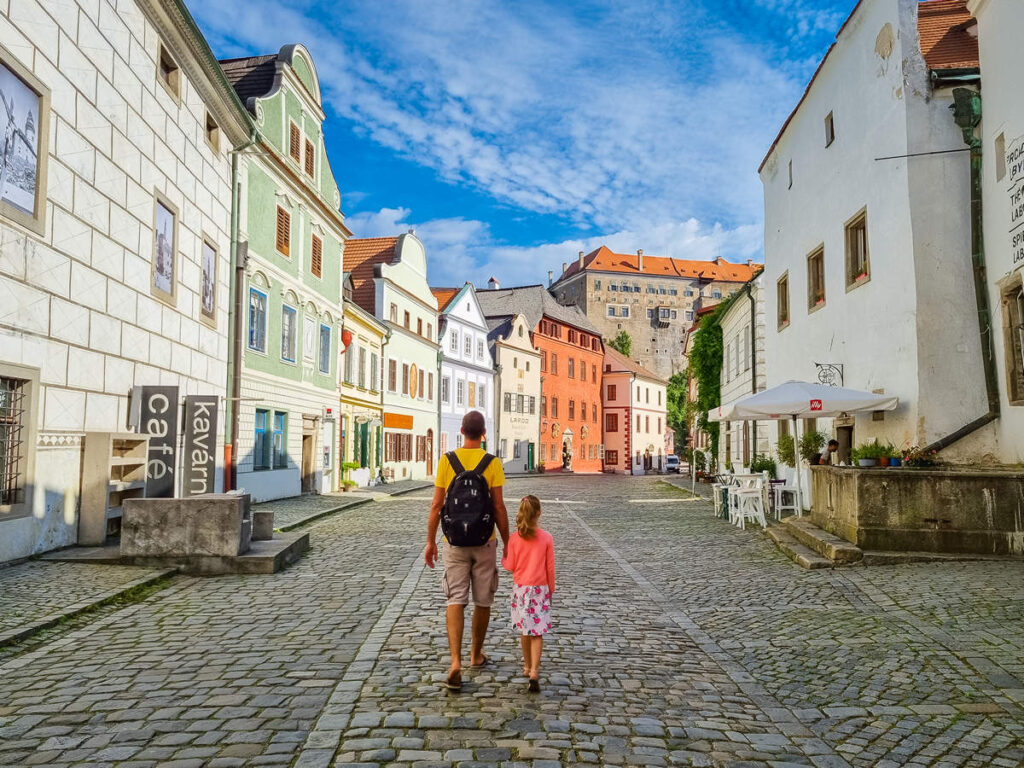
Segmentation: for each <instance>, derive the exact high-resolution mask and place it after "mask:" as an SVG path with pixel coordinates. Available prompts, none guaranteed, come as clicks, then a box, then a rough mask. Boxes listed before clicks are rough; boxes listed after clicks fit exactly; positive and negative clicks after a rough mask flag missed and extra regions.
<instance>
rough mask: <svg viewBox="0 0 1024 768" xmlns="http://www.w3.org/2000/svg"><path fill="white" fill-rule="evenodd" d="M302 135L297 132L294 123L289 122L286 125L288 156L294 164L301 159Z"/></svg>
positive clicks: (297, 127)
mask: <svg viewBox="0 0 1024 768" xmlns="http://www.w3.org/2000/svg"><path fill="white" fill-rule="evenodd" d="M301 154H302V134H301V133H300V132H299V126H297V125H296V124H295V123H292V122H289V124H288V155H289V156H290V157H291V158H292V160H294V161H295V162H296V163H297V162H299V161H300V160H301V159H302V158H301V157H300V155H301Z"/></svg>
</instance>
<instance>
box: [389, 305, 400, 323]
mask: <svg viewBox="0 0 1024 768" xmlns="http://www.w3.org/2000/svg"><path fill="white" fill-rule="evenodd" d="M388 320H390V321H391V322H392V323H398V305H397V304H392V305H391V307H390V308H389V309H388Z"/></svg>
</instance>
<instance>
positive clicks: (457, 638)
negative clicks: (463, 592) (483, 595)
mask: <svg viewBox="0 0 1024 768" xmlns="http://www.w3.org/2000/svg"><path fill="white" fill-rule="evenodd" d="M445 620H446V623H447V625H448V651H449V652H450V653H451V656H452V663H451V666H450V667H448V680H449V681H451V682H453V680H452V676H453V675H454V673H455V672H459V673H460V674H461V672H462V632H463V629H464V627H465V625H466V606H464V605H449V606H448V610H447V611H445Z"/></svg>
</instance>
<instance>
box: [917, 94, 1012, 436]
mask: <svg viewBox="0 0 1024 768" xmlns="http://www.w3.org/2000/svg"><path fill="white" fill-rule="evenodd" d="M953 99H954V103H953V106H952V109H953V116H954V120H955V121H956V124H957V126H958V127H959V128H960V130H961V131H963V134H964V142H965V143H966V144H967V145H968V146H969V147H970V148H971V261H972V263H973V267H974V295H975V298H976V300H977V304H978V327H979V332H980V335H981V354H982V358H983V366H984V373H985V391H986V394H987V395H988V413H986V414H985V415H984V416H982V417H981V418H978V419H975V420H974V421H972V422H970V423H969V424H967V425H965V426H963V427H961V428H960V429H958V430H956V431H955V432H953V433H951V434H949V435H946V436H945V437H942V438H939V439H938V440H936V441H935V442H933V443H932V444H930V445H928V446H926V447H925V449H924V450H925V451H941V450H942V449H943V448H947V447H949V446H950V445H952V444H953V443H955V442H957V441H958V440H961V439H962V438H964V437H966V436H967V435H969V434H971V433H972V432H976V431H977V430H979V429H981V428H982V427H984V426H985V425H987V424H991V423H992V422H993V421H995V420H996V419H998V418H999V410H1000V406H999V385H998V383H997V378H996V362H995V355H994V354H993V352H992V315H991V312H990V310H989V303H988V280H987V271H986V269H985V246H984V229H983V220H982V187H981V168H982V141H981V139H980V138H978V137H977V136H976V135H975V132H974V131H975V128H977V126H978V124H979V123H980V122H981V94H980V93H979V92H978V91H975V90H972V89H970V88H954V89H953Z"/></svg>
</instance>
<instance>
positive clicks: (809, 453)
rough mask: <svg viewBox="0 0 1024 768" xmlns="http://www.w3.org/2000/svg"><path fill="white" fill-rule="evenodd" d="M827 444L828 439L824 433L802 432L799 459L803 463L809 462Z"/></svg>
mask: <svg viewBox="0 0 1024 768" xmlns="http://www.w3.org/2000/svg"><path fill="white" fill-rule="evenodd" d="M827 442H828V437H826V436H825V433H824V432H816V431H814V430H813V429H812V430H809V431H807V432H804V433H803V434H802V435H800V458H801V459H803V460H804V461H810V460H811V459H813V458H814V457H815V456H816V455H817V454H819V453H821V450H822V449H823V448H824V447H825V444H826V443H827Z"/></svg>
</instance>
